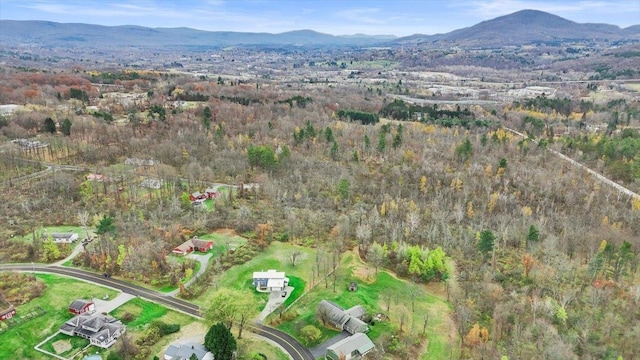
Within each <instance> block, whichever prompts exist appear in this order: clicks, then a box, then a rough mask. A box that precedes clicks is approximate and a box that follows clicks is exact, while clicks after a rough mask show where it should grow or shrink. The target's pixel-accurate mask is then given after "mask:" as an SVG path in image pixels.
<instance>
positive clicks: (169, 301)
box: [0, 264, 315, 360]
mask: <svg viewBox="0 0 640 360" xmlns="http://www.w3.org/2000/svg"><path fill="white" fill-rule="evenodd" d="M0 271H20V272H32V271H35V272H44V273H53V274H58V275H64V276H69V277H72V278H76V279H79V280H83V281H87V282H90V283H95V284H99V285H103V286H107V287H111V288H114V289H118V290H121V291H123V292H125V293H128V294H132V295H135V296H139V297H141V298H143V299H146V300H150V301H153V302H157V303H159V304H162V305H165V306H167V307H170V308H172V309H174V310H178V311H181V312H183V313H185V314H188V315H191V316H193V317H196V318H198V319H201V318H202V316H201V315H200V309H199V307H198V305H195V304H192V303H190V302H188V301H184V300H180V299H176V298H173V297H170V296H166V295H164V294H162V293H159V292H157V291H154V290H150V289H146V288H143V287H141V286H137V285H133V284H129V283H127V282H125V281H122V280H118V279H114V278H105V277H103V276H101V275H99V274H96V273H92V272H89V271H85V270H80V269H75V268H65V267H60V266H48V265H33V264H0ZM246 329H247V330H249V331H251V332H253V333H255V334H256V335H258V336H262V337H264V338H267V339H269V340H272V341H274V342H276V343H277V344H278V345H279V346H280V347H281V348H282V349H283V350H284V351H286V352H287V353H288V354H289V356H290V357H291V358H292V359H293V360H314V359H315V357H314V356H313V355H312V354H311V352H310V351H309V350H308V349H307V348H305V347H304V346H302V344H300V343H299V342H298V341H296V339H294V338H293V337H291V336H290V335H287V334H285V333H283V332H282V331H280V330H276V329H274V328H271V327H268V326H264V325H250V326H247V327H246Z"/></svg>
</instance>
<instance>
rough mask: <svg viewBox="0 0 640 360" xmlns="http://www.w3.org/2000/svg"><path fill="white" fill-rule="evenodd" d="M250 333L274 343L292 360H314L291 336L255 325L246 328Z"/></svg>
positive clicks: (309, 352)
mask: <svg viewBox="0 0 640 360" xmlns="http://www.w3.org/2000/svg"><path fill="white" fill-rule="evenodd" d="M246 329H248V330H249V331H251V332H252V333H254V334H256V335H259V336H262V337H265V338H267V339H269V340H272V341H275V342H276V343H277V344H278V345H280V346H281V347H282V348H283V349H284V350H285V351H286V352H287V353H288V354H289V356H291V357H292V358H293V359H300V360H314V359H315V357H314V356H313V354H312V353H311V351H309V349H307V348H306V347H304V346H302V344H300V343H299V342H298V341H297V340H296V339H294V338H293V337H292V336H291V335H289V334H287V333H284V332H282V331H280V330H277V329H274V328H271V327H268V326H265V325H262V324H255V325H249V326H247V327H246Z"/></svg>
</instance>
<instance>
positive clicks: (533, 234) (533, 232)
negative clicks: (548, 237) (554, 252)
mask: <svg viewBox="0 0 640 360" xmlns="http://www.w3.org/2000/svg"><path fill="white" fill-rule="evenodd" d="M527 240H528V241H530V242H536V241H538V240H540V232H539V231H538V229H536V227H535V226H534V225H531V226H530V227H529V234H528V235H527Z"/></svg>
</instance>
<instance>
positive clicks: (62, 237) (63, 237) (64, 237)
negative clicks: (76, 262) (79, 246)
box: [42, 233, 78, 244]
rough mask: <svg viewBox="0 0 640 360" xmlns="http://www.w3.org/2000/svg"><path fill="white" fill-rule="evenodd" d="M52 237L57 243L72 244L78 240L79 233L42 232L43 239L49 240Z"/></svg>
mask: <svg viewBox="0 0 640 360" xmlns="http://www.w3.org/2000/svg"><path fill="white" fill-rule="evenodd" d="M49 238H51V241H53V242H54V243H56V244H71V243H73V242H75V241H77V240H78V233H51V234H47V233H44V234H42V241H43V242H44V241H47V240H49Z"/></svg>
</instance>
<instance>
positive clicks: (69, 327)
mask: <svg viewBox="0 0 640 360" xmlns="http://www.w3.org/2000/svg"><path fill="white" fill-rule="evenodd" d="M126 331H127V328H126V327H125V326H124V324H123V323H122V322H120V320H117V319H115V318H113V317H111V316H108V315H101V314H91V315H90V314H86V313H85V314H81V315H77V316H74V317H73V318H72V319H70V320H68V321H67V322H65V323H64V324H63V325H62V326H60V332H61V333H63V334H65V335H69V336H79V337H82V338H85V339H89V342H90V343H91V345H95V346H98V347H101V348H105V349H106V348H108V347H111V345H113V344H115V343H116V339H118V338H119V337H120V336H121V335H122V334H124V333H125V332H126Z"/></svg>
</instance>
